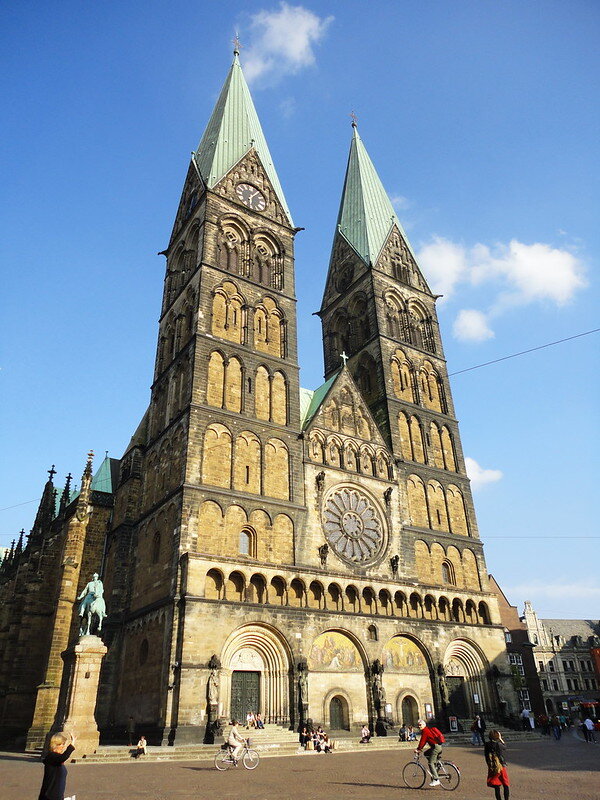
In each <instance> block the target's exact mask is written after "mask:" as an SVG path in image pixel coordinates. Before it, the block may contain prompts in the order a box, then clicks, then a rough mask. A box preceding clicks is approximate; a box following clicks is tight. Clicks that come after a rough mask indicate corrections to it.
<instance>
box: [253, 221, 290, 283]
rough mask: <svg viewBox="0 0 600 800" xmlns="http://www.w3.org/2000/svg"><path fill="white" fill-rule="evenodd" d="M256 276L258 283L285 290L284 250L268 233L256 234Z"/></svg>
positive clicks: (254, 240)
mask: <svg viewBox="0 0 600 800" xmlns="http://www.w3.org/2000/svg"><path fill="white" fill-rule="evenodd" d="M253 245H254V258H253V261H254V274H253V277H254V279H255V280H256V281H257V282H258V283H263V284H265V285H266V286H271V287H272V288H273V289H278V290H281V289H283V271H284V270H283V264H284V257H283V248H282V246H281V244H280V242H278V241H277V240H276V239H275V237H274V236H273V235H272V234H271V233H268V232H266V231H259V232H257V233H255V234H254V238H253Z"/></svg>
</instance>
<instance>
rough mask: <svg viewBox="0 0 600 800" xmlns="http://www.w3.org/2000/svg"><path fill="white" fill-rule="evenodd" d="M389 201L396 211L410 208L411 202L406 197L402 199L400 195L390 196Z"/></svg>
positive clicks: (402, 196)
mask: <svg viewBox="0 0 600 800" xmlns="http://www.w3.org/2000/svg"><path fill="white" fill-rule="evenodd" d="M390 201H391V203H392V205H393V206H394V208H396V209H398V210H399V211H402V210H404V209H406V208H410V206H411V202H410V200H409V199H408V197H404V195H402V194H393V195H390Z"/></svg>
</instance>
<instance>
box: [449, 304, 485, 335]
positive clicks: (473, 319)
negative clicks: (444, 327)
mask: <svg viewBox="0 0 600 800" xmlns="http://www.w3.org/2000/svg"><path fill="white" fill-rule="evenodd" d="M452 333H453V334H454V337H455V338H456V339H458V340H459V341H461V342H485V340H486V339H493V338H494V331H493V330H492V329H491V328H490V327H489V326H488V324H487V319H486V316H485V314H484V313H483V312H481V311H476V310H475V309H473V308H463V309H462V311H459V312H458V316H457V317H456V319H455V320H454V325H453V327H452Z"/></svg>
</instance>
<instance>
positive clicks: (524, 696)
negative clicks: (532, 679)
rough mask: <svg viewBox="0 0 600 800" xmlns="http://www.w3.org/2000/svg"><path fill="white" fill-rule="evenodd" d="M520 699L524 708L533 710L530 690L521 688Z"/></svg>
mask: <svg viewBox="0 0 600 800" xmlns="http://www.w3.org/2000/svg"><path fill="white" fill-rule="evenodd" d="M519 700H520V701H521V706H522V707H523V708H526V709H527V710H528V711H531V702H530V701H529V692H528V691H527V689H519Z"/></svg>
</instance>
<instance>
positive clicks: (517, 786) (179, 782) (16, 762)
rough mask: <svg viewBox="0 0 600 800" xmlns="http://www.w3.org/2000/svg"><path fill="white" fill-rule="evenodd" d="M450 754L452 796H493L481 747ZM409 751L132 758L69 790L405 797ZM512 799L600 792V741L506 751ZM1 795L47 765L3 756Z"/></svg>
mask: <svg viewBox="0 0 600 800" xmlns="http://www.w3.org/2000/svg"><path fill="white" fill-rule="evenodd" d="M445 757H446V758H448V759H449V760H453V761H455V762H456V763H457V764H458V765H459V766H460V768H461V771H462V782H461V785H460V787H459V788H458V790H457V791H456V792H454V793H452V795H451V797H453V798H454V800H481V799H482V798H484V800H485V798H487V799H488V800H493V797H494V793H493V790H492V789H488V788H487V786H486V785H485V774H486V770H485V763H484V760H483V748H469V747H449V748H446V749H445ZM410 758H411V752H410V751H408V750H398V751H397V752H396V751H390V750H387V751H376V750H372V751H370V752H369V751H368V749H365V751H364V752H362V751H361V752H353V753H344V754H341V753H339V754H337V753H336V754H333V755H331V756H327V755H315V754H310V755H301V756H288V757H279V758H264V759H263V760H262V761H261V763H260V764H259V766H258V768H257V769H256V770H255V771H254V772H248V771H247V770H245V769H243V768H242V767H241V766H240V767H238V768H237V769H235V770H233V769H230V770H229V771H228V772H223V773H221V772H217V771H216V770H215V768H214V766H212V764H210V763H207V762H198V761H196V762H177V763H172V762H148V763H143V762H133V763H131V764H114V765H84V764H72V765H70V766H69V779H68V783H67V795H72V794H76V795H77V800H136V799H137V798H146V799H147V800H171V799H172V800H192V799H193V800H196V799H197V800H205V798H215V799H216V800H233V798H244V799H245V800H266V799H267V798H269V800H332V798H340V799H341V800H350V798H360V799H361V800H366V798H373V799H374V800H388V798H394V800H402V798H413V797H419V796H420V795H421V794H422V793H423V792H428V793H429V794H428V796H430V794H431V792H434V791H435V792H437V794H438V795H444V796H445V795H446V793H445V792H444V791H443V790H442V789H439V788H438V789H428V788H426V789H422V790H418V791H415V790H411V789H406V788H405V787H403V786H402V785H401V777H400V774H401V770H402V766H403V765H404V764H405V763H406V762H407V761H408V760H410ZM508 759H509V767H508V769H509V774H510V778H511V783H512V789H511V800H534V799H535V798H550V800H574V798H586V800H591V799H592V798H598V797H600V744H585V743H584V742H582V741H581V740H579V739H576V738H575V737H574V736H573V735H572V734H571V735H566V736H565V737H563V739H562V741H560V742H555V741H553V740H550V741H549V740H547V739H545V740H542V741H535V742H519V743H515V744H513V745H511V746H510V748H509V751H508ZM0 763H1V767H0V775H1V779H0V800H21V798H23V799H25V798H35V797H37V794H38V791H39V784H40V781H41V775H42V767H41V765H40V763H39V761H33V760H31V759H28V757H26V756H22V755H17V754H14V755H13V754H2V755H0Z"/></svg>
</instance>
